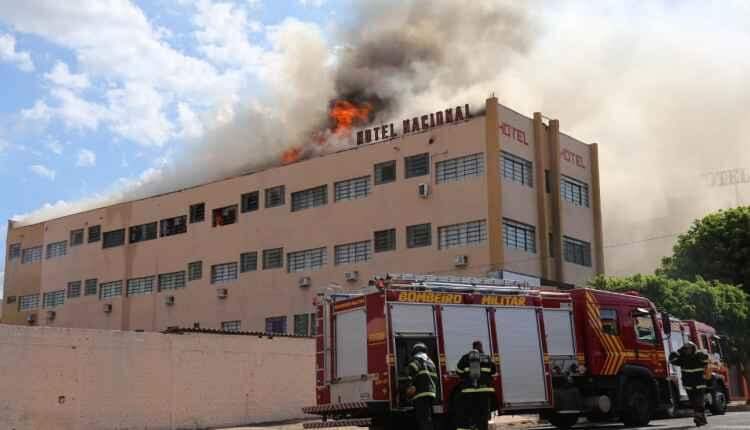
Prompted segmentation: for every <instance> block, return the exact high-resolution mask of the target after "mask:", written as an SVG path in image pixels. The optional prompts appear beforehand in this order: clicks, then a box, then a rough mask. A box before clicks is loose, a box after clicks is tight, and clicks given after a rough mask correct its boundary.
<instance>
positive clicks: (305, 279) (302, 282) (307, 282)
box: [299, 276, 312, 287]
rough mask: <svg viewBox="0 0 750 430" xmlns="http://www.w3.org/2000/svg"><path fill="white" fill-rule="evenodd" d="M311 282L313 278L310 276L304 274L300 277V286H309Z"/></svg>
mask: <svg viewBox="0 0 750 430" xmlns="http://www.w3.org/2000/svg"><path fill="white" fill-rule="evenodd" d="M310 284H312V280H311V279H310V277H309V276H303V277H301V278H299V286H300V287H309V286H310Z"/></svg>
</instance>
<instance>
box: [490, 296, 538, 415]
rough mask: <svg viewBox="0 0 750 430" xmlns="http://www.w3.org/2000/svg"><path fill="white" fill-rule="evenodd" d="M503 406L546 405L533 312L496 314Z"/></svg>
mask: <svg viewBox="0 0 750 430" xmlns="http://www.w3.org/2000/svg"><path fill="white" fill-rule="evenodd" d="M495 325H496V327H497V344H498V346H499V348H500V371H501V382H502V384H503V403H505V404H506V405H508V406H511V407H512V406H515V405H521V404H525V403H545V402H547V388H546V386H547V380H546V378H545V375H544V357H543V355H542V344H541V333H540V331H539V323H538V320H537V316H536V310H535V309H509V308H498V309H497V310H496V311H495Z"/></svg>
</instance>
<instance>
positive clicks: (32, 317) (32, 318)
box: [26, 314, 36, 324]
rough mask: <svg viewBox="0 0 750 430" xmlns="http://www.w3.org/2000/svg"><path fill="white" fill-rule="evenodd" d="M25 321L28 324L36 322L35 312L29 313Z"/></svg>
mask: <svg viewBox="0 0 750 430" xmlns="http://www.w3.org/2000/svg"><path fill="white" fill-rule="evenodd" d="M26 322H27V323H29V324H34V323H35V322H36V314H29V315H27V316H26Z"/></svg>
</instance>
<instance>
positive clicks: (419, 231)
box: [406, 223, 432, 248]
mask: <svg viewBox="0 0 750 430" xmlns="http://www.w3.org/2000/svg"><path fill="white" fill-rule="evenodd" d="M430 245H432V224H429V223H428V224H417V225H410V226H408V227H406V247H407V248H421V247H424V246H430Z"/></svg>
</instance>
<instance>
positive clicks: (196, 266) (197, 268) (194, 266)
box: [187, 261, 203, 281]
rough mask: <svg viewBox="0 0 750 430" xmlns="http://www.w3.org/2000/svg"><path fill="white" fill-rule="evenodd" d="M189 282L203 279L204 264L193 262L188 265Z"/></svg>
mask: <svg viewBox="0 0 750 430" xmlns="http://www.w3.org/2000/svg"><path fill="white" fill-rule="evenodd" d="M187 272H188V281H197V280H198V279H200V278H202V277H203V262H202V261H193V262H192V263H188V270H187Z"/></svg>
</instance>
